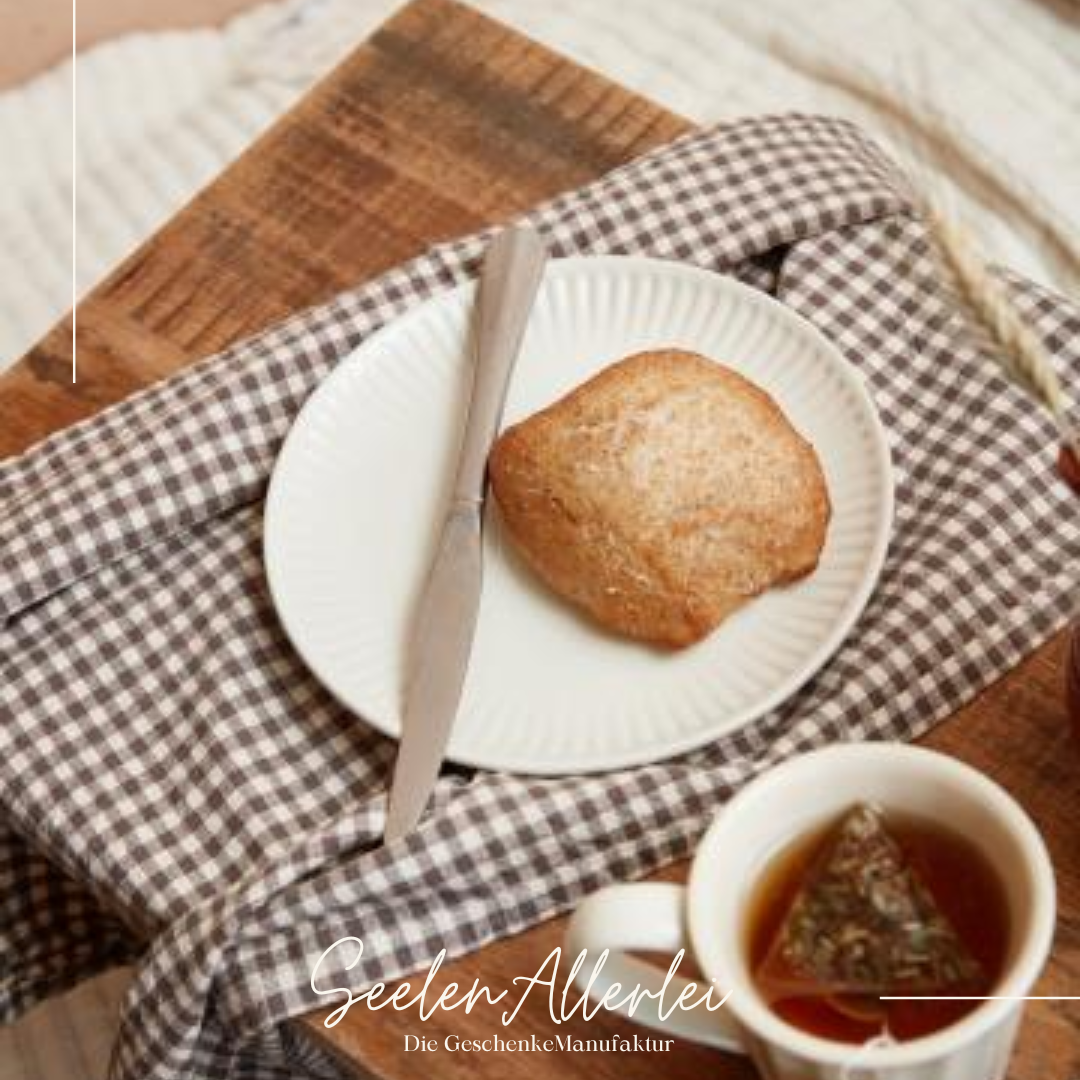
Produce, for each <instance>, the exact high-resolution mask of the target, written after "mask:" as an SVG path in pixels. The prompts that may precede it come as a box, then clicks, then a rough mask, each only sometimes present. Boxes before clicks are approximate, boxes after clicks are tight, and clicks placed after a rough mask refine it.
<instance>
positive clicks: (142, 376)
mask: <svg viewBox="0 0 1080 1080" xmlns="http://www.w3.org/2000/svg"><path fill="white" fill-rule="evenodd" d="M688 127H689V125H688V124H687V122H686V121H684V120H682V119H680V118H678V117H676V116H673V115H671V114H670V113H667V112H665V111H664V110H662V109H660V108H658V107H657V106H655V105H652V104H650V103H649V102H648V101H645V100H643V99H641V98H639V97H636V96H634V95H633V94H630V93H628V92H627V91H625V90H623V89H621V88H619V87H618V86H615V85H613V84H612V83H610V82H607V81H606V80H604V79H602V78H600V77H599V76H597V75H596V74H594V73H592V72H589V71H586V70H584V69H582V68H580V67H578V66H576V65H574V64H572V63H570V62H569V61H567V60H564V59H561V58H559V57H557V56H555V55H553V54H552V53H550V52H548V51H546V50H544V49H542V48H540V47H539V46H537V45H535V44H533V43H531V42H529V41H527V40H526V39H524V38H522V37H520V36H518V35H517V34H514V33H511V32H510V31H508V30H506V29H505V28H503V27H501V26H499V25H497V24H495V23H493V22H490V21H488V20H486V19H484V18H482V17H481V16H479V15H477V14H475V13H474V12H472V11H470V10H468V9H466V8H464V7H460V6H458V5H457V4H455V3H453V2H452V0H417V2H415V3H413V4H411V5H410V6H409V7H407V8H405V9H404V10H402V11H401V12H400V13H399V14H398V15H397V16H396V17H394V18H393V19H392V20H391V21H390V22H389V23H387V24H386V25H385V26H384V27H383V28H382V29H380V30H379V31H378V32H377V33H376V34H375V35H374V36H373V37H372V38H371V40H370V41H368V42H367V43H365V44H364V45H362V46H361V47H360V48H359V49H357V50H356V52H354V53H353V54H352V56H351V57H350V58H349V59H348V60H346V61H345V63H343V64H342V65H341V66H340V67H339V68H338V69H337V70H336V71H334V72H333V73H332V74H331V75H330V76H329V77H328V78H327V79H326V80H324V81H323V82H322V83H321V84H320V85H319V86H318V87H317V88H316V89H315V90H313V91H312V92H311V93H309V94H308V95H306V96H305V97H304V98H303V100H302V101H300V102H299V103H298V105H297V106H296V107H295V108H294V109H293V110H292V111H291V112H289V113H288V114H287V115H286V116H285V117H283V118H282V119H281V120H280V121H279V122H278V123H277V124H276V125H275V126H274V127H273V128H272V129H271V130H270V131H269V132H268V133H267V134H266V135H265V136H264V137H263V138H262V139H260V140H259V141H258V142H257V143H256V144H255V145H254V146H252V147H251V149H249V150H248V151H247V152H246V153H245V154H244V155H243V156H242V157H241V158H240V159H239V160H238V161H237V162H236V163H235V164H234V165H233V166H231V167H230V168H229V169H228V170H227V171H226V172H225V173H224V174H223V175H222V176H221V177H220V178H219V179H218V180H217V181H215V182H214V183H213V184H212V185H211V186H210V187H209V188H207V189H206V191H204V192H203V193H202V194H201V195H199V196H198V197H197V198H196V199H195V200H194V201H193V202H192V203H191V204H190V205H189V206H187V207H186V208H185V209H184V210H183V211H182V212H181V213H179V214H178V215H177V216H176V217H175V218H174V219H173V220H172V221H171V222H170V223H169V224H168V225H166V226H165V227H164V228H163V229H162V230H161V231H160V232H159V233H158V234H157V235H156V236H154V237H153V238H152V239H151V240H150V241H149V242H148V243H147V244H145V245H144V246H143V247H142V248H141V249H140V250H139V251H137V252H136V253H135V254H134V255H132V256H131V257H130V258H129V259H127V260H126V261H125V262H124V263H123V264H122V265H121V266H120V267H119V268H118V269H117V270H116V272H115V273H113V274H112V275H111V276H110V277H109V279H108V280H107V281H105V282H104V283H103V284H102V285H101V286H100V287H99V288H97V289H96V290H95V291H94V293H93V294H92V295H91V296H90V297H89V298H88V299H87V300H86V301H85V302H84V303H83V304H82V305H81V306H80V308H79V317H78V369H79V377H78V382H77V383H76V384H75V385H72V384H71V359H72V356H71V353H72V335H71V322H70V320H67V321H65V322H64V323H62V324H60V325H59V326H58V327H56V329H55V330H53V331H52V332H51V333H50V334H49V335H48V336H47V337H46V338H45V339H44V340H43V341H42V342H41V343H40V344H39V345H37V346H36V347H35V348H34V349H33V350H31V351H30V353H28V354H27V356H26V357H25V358H24V359H23V360H22V361H21V362H20V363H19V364H18V365H17V366H16V367H15V368H14V369H13V370H11V371H10V372H9V373H8V374H6V375H4V376H2V377H0V454H11V453H15V452H17V451H19V450H21V449H23V448H24V447H26V446H28V445H29V444H30V443H32V442H34V441H35V440H37V439H39V438H41V437H42V436H44V435H45V434H47V433H48V432H50V431H54V430H56V429H57V428H60V427H62V426H64V425H65V424H69V423H71V422H72V421H74V420H76V419H78V418H80V417H83V416H87V415H89V414H91V413H93V412H95V411H96V410H98V409H100V408H102V407H103V406H105V405H107V404H109V403H110V402H113V401H117V400H118V399H120V398H122V397H124V396H125V395H126V394H129V393H131V392H132V391H133V390H136V389H137V388H139V387H140V386H144V385H146V384H147V383H150V382H152V381H154V380H156V379H159V378H161V377H163V376H165V375H167V374H168V373H169V372H171V371H175V370H176V369H178V368H180V367H183V366H184V365H185V364H188V363H191V362H192V361H194V360H196V359H197V358H199V357H201V356H204V355H206V354H208V353H210V352H213V351H215V350H217V349H220V348H221V347H223V346H224V345H226V344H228V343H230V342H232V341H235V340H237V339H238V338H241V337H243V336H246V335H248V334H251V333H253V332H254V331H257V330H259V329H261V328H263V327H265V326H267V325H268V324H270V323H272V322H274V321H275V320H277V319H279V318H280V317H282V316H284V315H286V314H287V313H289V312H292V311H295V310H296V309H298V308H301V307H304V306H307V305H309V304H313V303H316V302H318V301H320V300H324V299H326V298H327V297H329V296H331V295H332V294H333V293H334V292H336V291H337V290H339V289H341V288H343V287H345V286H348V285H354V284H356V283H357V282H359V281H363V280H364V279H366V278H370V277H372V276H373V275H375V274H377V273H378V272H379V271H381V270H384V269H386V268H387V267H390V266H392V265H394V264H396V263H399V262H401V261H402V260H403V259H405V258H407V257H409V256H411V255H413V254H415V253H417V252H419V251H420V250H422V249H423V248H425V247H426V246H427V245H428V244H430V243H431V242H432V241H433V240H436V239H439V238H444V237H448V236H452V235H455V234H460V233H462V232H465V231H468V230H471V229H474V228H476V227H477V226H479V225H482V224H484V223H486V222H491V221H496V220H499V219H503V218H506V217H507V216H509V215H512V214H513V213H514V212H516V211H518V210H521V209H523V208H525V207H527V206H529V205H530V204H532V203H534V202H536V201H537V200H539V199H542V198H544V197H546V196H548V195H551V194H553V193H554V192H557V191H560V190H563V189H566V188H571V187H574V186H576V185H579V184H581V183H583V182H585V181H588V180H590V179H592V178H593V177H595V176H597V175H599V174H600V173H603V172H605V171H606V170H608V169H610V168H612V167H613V166H615V165H618V164H620V163H622V162H624V161H626V160H628V159H630V158H633V157H635V156H637V155H639V154H641V153H642V152H644V151H645V150H648V149H650V148H651V147H653V146H656V145H657V144H660V143H663V142H665V141H667V140H669V139H671V138H672V137H673V136H675V135H677V134H679V133H681V132H683V131H685V130H687V128H688ZM1063 648H1064V639H1063V636H1059V637H1058V638H1057V639H1056V640H1054V641H1051V642H1050V643H1048V644H1047V645H1046V646H1045V647H1044V648H1042V649H1040V650H1039V652H1038V653H1036V654H1035V655H1034V656H1032V657H1031V658H1030V659H1029V660H1028V661H1027V662H1025V663H1024V664H1022V665H1021V666H1020V667H1019V668H1018V669H1016V670H1015V671H1014V672H1012V673H1011V674H1010V675H1009V676H1008V677H1007V678H1005V679H1003V680H1002V681H1001V682H1000V683H998V684H997V685H996V686H994V687H993V688H992V689H991V690H989V691H987V692H986V693H984V694H983V695H982V696H981V697H980V698H979V699H978V700H977V701H975V702H974V703H972V704H971V705H969V706H968V707H967V708H966V709H964V710H962V711H961V712H960V713H958V714H957V715H956V716H955V717H954V718H952V719H951V720H949V721H948V722H947V723H945V724H942V725H941V726H940V727H938V728H937V729H936V730H935V731H934V732H933V734H932V735H931V736H930V737H929V738H928V739H927V740H926V743H927V744H928V745H930V746H933V747H936V748H938V749H940V750H944V751H947V752H949V753H952V754H955V755H956V756H957V757H960V758H963V759H964V760H966V761H968V762H970V763H972V764H973V765H975V766H977V767H978V768H980V769H982V770H984V771H985V772H986V773H988V774H989V775H991V776H993V777H994V778H995V779H996V780H998V781H999V782H1000V783H1002V784H1003V785H1004V786H1005V787H1006V788H1008V789H1009V790H1011V791H1012V792H1013V793H1014V794H1015V795H1016V796H1017V797H1018V798H1019V799H1020V801H1021V802H1022V803H1023V804H1024V805H1025V806H1026V808H1027V809H1028V811H1029V812H1030V813H1031V814H1032V816H1033V817H1034V818H1035V820H1036V821H1037V822H1038V824H1039V826H1040V827H1041V829H1042V830H1043V833H1044V835H1045V836H1046V838H1047V841H1048V843H1049V845H1050V848H1051V851H1052V854H1053V857H1054V860H1055V863H1056V865H1057V869H1058V873H1059V886H1060V905H1061V919H1060V923H1059V927H1058V936H1057V942H1056V946H1055V949H1054V955H1053V959H1052V961H1051V963H1050V966H1049V968H1048V970H1047V972H1046V975H1045V977H1044V979H1043V980H1042V983H1041V984H1040V986H1039V991H1038V992H1040V993H1042V994H1066V993H1073V994H1077V993H1080V831H1078V825H1077V821H1078V819H1080V754H1078V753H1077V752H1076V749H1075V748H1074V746H1073V745H1072V744H1071V743H1070V740H1069V737H1068V735H1067V725H1066V722H1065V717H1064V709H1063V704H1062V687H1061V680H1062V670H1063V663H1062V661H1063ZM684 872H685V867H683V866H676V867H673V868H671V869H669V870H668V871H666V872H665V873H664V874H663V875H660V876H664V877H675V878H677V877H679V876H681V875H682V874H683V873H684ZM563 926H564V922H563V920H560V919H556V920H552V921H550V922H548V923H546V924H544V925H542V926H539V927H537V928H535V929H533V930H531V931H529V932H527V933H524V934H521V935H519V936H517V937H515V938H512V939H509V940H507V941H503V942H501V943H498V944H496V945H493V946H490V947H488V948H486V949H484V950H483V951H481V952H480V953H477V954H475V955H473V956H470V957H466V958H464V959H462V960H459V961H456V962H454V963H452V964H448V965H447V966H446V967H445V968H444V970H443V972H442V973H441V975H440V978H439V984H440V985H442V984H443V983H445V982H447V981H449V980H451V979H453V980H456V981H458V982H460V983H464V984H466V985H471V983H472V981H473V979H474V978H475V977H480V978H481V980H482V981H483V982H484V983H486V984H487V985H489V986H490V987H491V988H492V990H493V991H494V992H497V991H498V990H500V989H502V988H503V987H507V988H508V989H511V990H513V987H512V986H511V983H510V980H511V979H512V978H513V977H514V976H517V975H527V974H531V973H533V972H535V971H536V970H537V968H538V967H539V966H540V963H541V961H542V960H543V958H544V957H545V956H546V955H547V954H548V952H549V951H550V949H551V948H553V947H554V945H556V944H557V943H558V942H559V941H560V938H561V934H562V931H563ZM343 932H345V931H344V930H343ZM511 997H512V998H514V999H515V1000H516V998H517V992H516V991H514V992H513V993H512V994H511ZM500 1012H501V1006H488V1007H484V1006H480V1007H478V1008H477V1009H475V1010H474V1011H473V1013H472V1014H471V1016H465V1015H464V1014H462V1013H461V1012H460V1011H459V1012H455V1013H436V1014H435V1016H433V1017H432V1019H431V1020H429V1021H428V1022H427V1023H425V1024H422V1025H421V1024H420V1022H419V1020H418V1018H417V1017H416V1015H415V1012H414V1011H410V1012H406V1013H393V1012H390V1011H389V1010H384V1011H383V1012H380V1013H370V1012H367V1011H366V1010H361V1009H354V1010H353V1011H352V1012H351V1013H350V1014H349V1016H348V1017H347V1019H346V1020H345V1021H344V1022H343V1023H341V1024H340V1025H339V1026H338V1027H336V1028H335V1029H333V1030H332V1031H328V1030H326V1029H325V1028H323V1027H322V1026H321V1017H320V1016H318V1015H314V1016H312V1017H311V1018H309V1019H308V1020H306V1021H303V1022H302V1023H303V1024H304V1030H306V1031H307V1032H308V1033H310V1034H313V1035H314V1037H317V1038H320V1039H323V1040H325V1041H326V1043H327V1045H329V1046H331V1047H332V1048H333V1049H334V1050H335V1051H337V1052H338V1053H340V1054H341V1055H343V1056H344V1057H346V1058H347V1059H348V1060H349V1061H350V1062H351V1063H353V1064H354V1065H355V1067H356V1070H357V1073H358V1074H359V1075H370V1076H375V1077H379V1078H387V1080H389V1078H394V1080H399V1078H400V1080H405V1078H408V1077H417V1078H424V1080H427V1078H429V1077H432V1076H439V1077H446V1078H451V1077H457V1076H461V1077H466V1076H468V1077H476V1076H481V1077H483V1076H491V1077H502V1076H506V1075H514V1076H516V1077H536V1078H540V1077H556V1076H557V1077H559V1080H572V1078H574V1077H577V1076H581V1077H583V1078H584V1077H586V1076H587V1077H590V1078H592V1080H596V1078H597V1077H606V1076H611V1077H615V1076H618V1077H619V1078H620V1080H635V1078H636V1077H639V1076H640V1077H642V1078H645V1077H651V1076H652V1075H655V1074H656V1072H657V1071H662V1072H663V1074H664V1075H667V1076H690V1075H696V1074H700V1073H703V1072H705V1071H706V1070H708V1071H709V1072H710V1074H711V1075H712V1076H715V1077H724V1078H729V1080H736V1078H748V1077H750V1076H752V1070H751V1068H750V1067H749V1066H748V1065H747V1064H746V1062H745V1061H742V1060H740V1059H738V1058H736V1057H731V1056H727V1055H724V1054H720V1053H717V1052H714V1051H708V1050H704V1049H702V1048H700V1047H696V1046H692V1045H690V1044H686V1043H682V1042H678V1043H677V1044H676V1046H675V1048H674V1050H673V1051H672V1052H670V1053H668V1054H666V1055H664V1056H662V1057H660V1056H657V1055H653V1054H645V1053H641V1054H635V1053H627V1054H617V1055H603V1054H583V1055H577V1056H575V1055H571V1054H566V1053H557V1054H556V1055H555V1056H551V1055H545V1054H543V1053H528V1054H514V1055H512V1056H511V1055H509V1054H505V1055H504V1054H496V1053H491V1054H474V1055H466V1054H460V1053H459V1054H453V1053H449V1052H446V1051H443V1050H440V1051H439V1052H438V1053H437V1054H431V1053H426V1054H425V1053H418V1052H415V1051H413V1052H410V1053H405V1052H404V1049H403V1047H404V1036H405V1034H424V1035H425V1036H427V1037H429V1038H437V1039H440V1040H441V1037H442V1036H443V1035H444V1034H448V1033H456V1034H458V1035H460V1036H462V1037H463V1038H486V1037H490V1036H491V1035H492V1034H494V1033H496V1032H498V1033H500V1034H502V1035H503V1036H507V1035H513V1036H514V1037H528V1036H530V1035H531V1034H532V1033H533V1032H535V1033H536V1034H537V1035H538V1036H539V1037H540V1038H548V1037H551V1036H552V1035H554V1034H556V1033H558V1034H562V1035H570V1036H573V1037H580V1038H594V1039H595V1038H605V1037H607V1036H609V1035H611V1034H613V1033H620V1034H626V1033H632V1031H633V1029H632V1027H631V1026H630V1025H628V1024H625V1023H623V1022H622V1021H620V1020H618V1019H617V1018H614V1017H611V1016H610V1015H608V1016H603V1017H597V1019H596V1020H595V1021H594V1022H592V1023H591V1024H588V1025H585V1024H583V1023H581V1022H580V1021H575V1022H571V1023H569V1024H564V1025H563V1026H562V1027H561V1028H560V1029H556V1028H554V1026H553V1025H552V1023H551V1021H550V1019H549V1018H548V1015H547V1008H546V1004H545V1003H544V1002H543V1001H542V1000H541V999H540V998H539V997H538V996H531V997H530V1001H529V1003H528V1004H527V1006H526V1007H525V1008H524V1009H523V1010H522V1013H521V1014H520V1015H519V1016H518V1018H517V1020H516V1021H515V1022H514V1025H513V1027H512V1028H511V1029H504V1028H502V1027H501V1026H500V1025H499V1022H498V1020H499V1014H500ZM1011 1076H1012V1078H1013V1080H1066V1078H1069V1080H1076V1078H1077V1077H1080V1009H1077V1007H1076V1005H1075V1003H1072V1004H1070V1003H1058V1004H1050V1003H1045V1004H1036V1005H1034V1006H1032V1007H1031V1008H1030V1009H1029V1013H1028V1019H1027V1021H1026V1023H1025V1026H1024V1030H1023V1035H1022V1039H1021V1044H1020V1050H1019V1054H1018V1057H1017V1059H1016V1062H1015V1065H1014V1067H1013V1070H1012V1072H1011ZM972 1080H982V1078H978V1077H974V1078H972Z"/></svg>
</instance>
